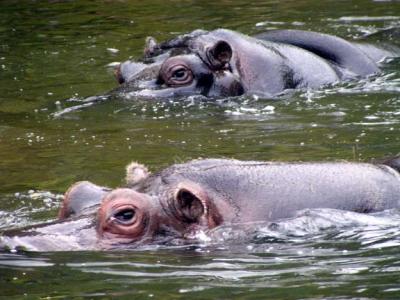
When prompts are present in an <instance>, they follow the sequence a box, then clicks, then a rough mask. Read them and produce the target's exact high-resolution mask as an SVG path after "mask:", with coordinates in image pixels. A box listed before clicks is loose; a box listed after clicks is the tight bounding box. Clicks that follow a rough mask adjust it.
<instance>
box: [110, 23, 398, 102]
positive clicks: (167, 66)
mask: <svg viewBox="0 0 400 300" xmlns="http://www.w3.org/2000/svg"><path fill="white" fill-rule="evenodd" d="M144 52H145V55H144V58H143V59H142V60H141V61H139V62H135V61H130V60H129V61H126V62H123V63H121V64H120V66H119V67H118V69H117V72H116V74H117V79H118V81H119V82H120V83H121V86H120V87H119V88H118V89H117V90H116V91H117V92H122V93H130V92H132V93H133V94H134V95H137V96H143V97H155V98H158V97H174V96H189V95H203V96H207V97H219V96H222V97H226V96H238V95H242V94H256V95H261V96H266V97H269V96H272V97H273V96H275V95H277V94H280V93H282V92H284V91H285V90H289V89H298V88H317V87H320V86H323V85H326V84H332V83H336V82H338V81H341V80H346V79H354V78H359V77H366V76H369V75H372V74H376V73H379V71H380V68H379V63H378V62H380V61H381V60H382V59H383V58H385V57H387V56H394V55H395V54H394V53H391V52H389V51H386V50H383V49H379V48H378V47H375V46H372V45H369V44H362V43H360V42H354V41H346V40H344V39H342V38H340V37H336V36H332V35H328V34H322V33H317V32H312V31H302V30H273V31H269V32H266V33H263V34H259V35H257V36H255V37H249V36H246V35H244V34H241V33H238V32H235V31H231V30H227V29H217V30H213V31H204V30H196V31H193V32H191V33H189V34H184V35H181V36H178V37H176V38H174V39H172V40H169V41H166V42H161V43H157V42H156V41H155V39H154V38H151V37H149V38H147V44H146V47H145V51H144Z"/></svg>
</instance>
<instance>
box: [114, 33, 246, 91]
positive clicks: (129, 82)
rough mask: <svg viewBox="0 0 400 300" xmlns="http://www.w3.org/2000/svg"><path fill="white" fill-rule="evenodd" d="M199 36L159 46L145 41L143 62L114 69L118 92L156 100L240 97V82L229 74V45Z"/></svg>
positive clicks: (236, 77) (198, 34) (230, 71)
mask: <svg viewBox="0 0 400 300" xmlns="http://www.w3.org/2000/svg"><path fill="white" fill-rule="evenodd" d="M202 33H203V32H202V31H200V32H193V33H192V34H190V35H185V36H180V37H178V38H177V39H174V40H171V41H167V42H164V43H160V44H157V42H156V41H155V40H154V39H153V38H148V39H147V45H146V47H145V51H144V52H145V56H144V59H143V62H134V61H126V62H123V63H121V64H120V65H119V67H118V68H117V70H116V77H117V79H118V81H119V83H120V84H121V87H120V88H119V89H118V91H122V92H133V94H134V95H136V96H139V97H155V98H159V97H161V98H162V97H180V96H189V95H203V96H207V97H216V96H237V95H241V94H243V93H244V89H243V86H242V84H241V82H240V79H239V77H238V76H237V75H236V74H234V73H233V72H232V68H231V58H232V48H231V46H230V44H229V43H228V42H226V41H224V40H218V39H213V38H210V37H208V36H206V35H202Z"/></svg>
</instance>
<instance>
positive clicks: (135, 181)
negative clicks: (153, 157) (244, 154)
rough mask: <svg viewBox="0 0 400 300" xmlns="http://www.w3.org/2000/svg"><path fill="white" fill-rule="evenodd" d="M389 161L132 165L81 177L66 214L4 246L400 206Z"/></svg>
mask: <svg viewBox="0 0 400 300" xmlns="http://www.w3.org/2000/svg"><path fill="white" fill-rule="evenodd" d="M383 163H384V164H367V163H348V162H327V163H279V162H258V161H248V162H245V161H238V160H226V159H206V160H194V161H190V162H187V163H184V164H176V165H173V166H171V167H169V168H166V169H164V170H162V171H161V172H159V173H156V174H151V173H150V172H149V171H148V170H147V169H146V168H145V167H144V166H142V165H140V164H137V163H133V164H131V165H129V166H128V168H127V171H128V173H127V185H128V188H119V189H115V190H113V191H110V190H109V189H106V188H103V187H99V186H96V185H94V184H92V183H89V182H81V183H78V184H76V185H74V186H73V187H71V188H70V189H69V191H68V192H67V193H66V197H65V200H64V205H63V207H62V208H61V210H60V220H58V221H55V222H52V223H46V224H42V225H37V226H33V227H31V228H26V229H22V230H18V231H14V232H6V233H4V235H3V236H2V237H1V239H0V244H1V245H2V246H3V247H8V248H12V249H14V248H18V247H22V248H25V249H28V250H33V251H55V250H93V249H95V250H100V249H129V248H134V247H137V246H138V245H141V244H147V243H156V244H157V243H164V242H165V241H168V239H169V238H186V237H189V236H193V233H194V232H196V231H198V230H200V229H202V230H207V229H212V228H215V227H217V226H219V225H222V224H226V225H231V224H247V225H248V224H249V223H252V222H269V221H275V220H278V219H282V218H291V217H294V216H296V213H297V212H298V211H299V210H303V209H313V208H333V209H340V210H347V211H354V212H361V213H369V212H376V211H381V210H385V209H389V208H398V207H399V206H400V176H399V174H398V170H399V166H400V160H399V159H394V160H388V161H384V162H383Z"/></svg>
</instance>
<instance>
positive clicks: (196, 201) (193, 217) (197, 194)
mask: <svg viewBox="0 0 400 300" xmlns="http://www.w3.org/2000/svg"><path fill="white" fill-rule="evenodd" d="M208 203H209V199H208V196H207V194H206V192H205V191H204V190H203V188H201V187H200V186H198V185H197V184H195V183H192V182H184V183H180V184H179V185H178V187H177V189H176V191H175V195H174V207H175V209H176V213H177V216H178V217H179V218H181V219H182V220H183V221H185V222H188V223H201V219H202V217H206V216H207V214H208Z"/></svg>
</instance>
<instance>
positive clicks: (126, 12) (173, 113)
mask: <svg viewBox="0 0 400 300" xmlns="http://www.w3.org/2000/svg"><path fill="white" fill-rule="evenodd" d="M395 26H400V3H399V2H398V1H337V0H336V1H330V0H329V1H320V0H318V1H314V0H307V1H299V0H296V1H294V0H287V1H252V2H249V1H240V0H232V1H228V0H222V1H168V0H163V1H157V0H152V1H9V0H3V1H1V2H0V229H5V228H12V227H19V226H24V225H29V224H34V223H37V222H41V221H43V220H49V219H54V218H55V217H56V213H57V209H58V207H59V202H60V200H61V199H62V193H63V192H64V191H65V190H66V188H67V187H68V186H69V185H70V184H72V183H73V182H75V181H78V180H91V181H94V182H96V183H98V184H101V185H108V186H118V185H120V184H122V183H123V180H122V178H123V175H124V166H125V165H126V164H127V163H129V162H130V161H132V160H136V161H139V162H141V163H144V164H146V165H148V166H149V167H150V169H151V170H158V169H160V168H162V167H165V166H167V165H170V164H172V163H175V162H182V161H186V160H188V159H192V158H198V157H233V158H238V159H247V160H249V159H253V160H254V159H256V160H282V161H294V160H296V161H297V160H303V161H310V160H330V161H335V160H342V159H345V160H361V161H369V160H371V159H372V158H380V157H383V156H390V155H395V154H397V153H399V151H400V147H399V146H400V135H399V129H400V94H399V92H400V69H399V67H400V60H399V59H393V60H390V61H387V62H386V65H385V68H384V72H383V74H382V75H380V76H377V77H374V78H369V79H364V80H361V81H357V82H351V83H343V84H340V85H338V86H334V87H329V88H322V89H320V90H317V91H300V92H297V93H295V94H294V95H291V96H288V97H285V98H283V99H281V100H279V101H273V100H268V99H255V98H253V97H242V98H239V99H231V100H228V99H225V101H220V103H205V102H201V103H198V102H195V101H191V100H190V99H187V100H186V101H184V102H183V103H182V102H173V101H170V102H146V101H131V100H126V99H111V100H109V101H106V102H102V103H96V104H95V105H93V106H91V107H87V108H85V109H82V110H80V111H76V112H71V113H69V114H64V115H63V116H61V117H59V118H54V117H53V114H54V113H56V112H58V111H60V110H61V109H64V108H66V107H70V106H74V105H78V104H79V101H80V100H82V99H84V98H85V97H87V96H92V95H96V94H101V93H103V92H105V91H108V90H110V89H112V88H114V87H115V86H116V82H115V80H114V78H113V75H112V71H110V70H109V69H108V68H107V65H108V64H110V63H112V62H117V61H122V60H126V59H127V58H129V57H130V56H133V57H137V56H140V54H141V53H142V49H143V45H144V39H145V37H146V36H148V35H152V36H155V37H156V38H157V39H158V40H163V39H166V38H170V37H173V36H175V35H176V34H180V33H184V32H188V31H191V30H194V29H198V28H203V29H215V28H218V27H225V28H229V29H233V30H237V31H241V32H243V33H246V34H256V33H259V32H262V31H265V30H268V29H272V28H297V29H305V30H308V29H311V30H315V31H320V32H325V33H331V34H336V35H339V36H341V37H345V38H349V39H351V38H360V37H363V36H365V35H366V34H371V33H374V32H377V31H380V30H382V29H386V28H390V27H395ZM369 40H370V41H372V42H376V43H382V42H383V41H386V40H385V39H384V38H383V39H382V35H379V34H378V35H377V36H375V37H374V36H372V37H371V38H370V39H369ZM388 42H392V43H396V42H397V43H398V41H393V40H392V41H388ZM113 49H118V50H119V51H118V52H116V51H115V50H113ZM399 225H400V213H399V212H398V211H390V212H384V213H382V214H377V215H374V216H362V215H357V214H348V215H344V216H343V214H342V212H332V211H320V212H319V211H317V212H311V213H310V214H304V215H301V216H299V217H298V218H296V219H294V220H289V221H283V222H281V223H278V226H277V228H278V229H277V230H276V228H275V230H273V231H271V230H270V228H269V227H265V226H264V227H263V226H260V227H258V228H257V230H252V231H243V230H242V231H241V230H237V229H235V228H220V229H218V230H216V231H215V232H211V233H208V236H207V237H205V238H203V239H200V240H201V242H200V243H196V244H194V245H189V246H176V247H172V246H170V247H160V248H155V247H149V248H147V249H140V250H137V251H127V252H106V253H102V252H57V253H21V254H19V253H2V254H0V298H2V299H39V298H46V299H63V298H66V299H71V298H77V299H82V298H88V299H109V298H125V299H187V298H191V299H205V298H209V299H232V298H236V299H353V298H354V299H399V298H400V234H399V233H398V231H399Z"/></svg>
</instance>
